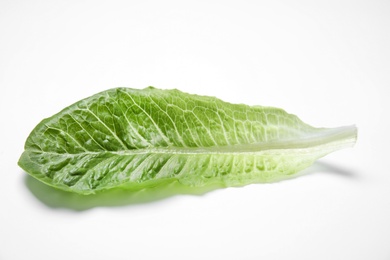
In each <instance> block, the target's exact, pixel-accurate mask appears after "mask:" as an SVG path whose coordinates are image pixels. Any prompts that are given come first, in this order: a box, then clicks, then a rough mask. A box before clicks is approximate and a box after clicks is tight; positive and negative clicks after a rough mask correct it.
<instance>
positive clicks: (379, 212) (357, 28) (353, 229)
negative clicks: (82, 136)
mask: <svg viewBox="0 0 390 260" xmlns="http://www.w3.org/2000/svg"><path fill="white" fill-rule="evenodd" d="M149 85H152V86H155V87H157V88H178V89H180V90H182V91H185V92H190V93H196V94H201V95H211V96H217V97H219V98H221V99H223V100H225V101H229V102H233V103H246V104H250V105H268V106H276V107H281V108H284V109H285V110H287V111H288V112H290V113H293V114H297V115H298V116H299V117H300V118H301V119H302V120H304V121H305V122H307V123H309V124H311V125H314V126H324V127H333V126H342V125H350V124H356V125H357V126H358V128H359V140H358V142H357V144H356V146H355V147H354V148H353V149H345V150H342V151H339V152H336V153H334V154H331V155H328V156H327V157H325V158H323V159H321V160H319V161H318V163H316V164H314V165H313V166H312V167H310V168H309V169H307V170H306V171H305V173H306V174H305V175H304V176H302V177H299V178H295V179H292V180H288V181H283V182H279V183H274V184H256V185H248V186H245V187H240V188H226V189H219V190H212V191H209V192H205V193H193V194H188V193H187V194H180V192H179V191H177V190H175V189H174V188H172V189H170V187H165V188H161V189H160V190H153V191H150V193H148V192H146V193H145V192H139V193H136V194H118V196H117V197H116V198H115V199H109V198H107V197H106V196H97V197H80V196H75V195H72V194H68V193H65V192H60V191H57V190H54V189H51V188H48V187H46V186H45V185H43V184H40V183H39V182H37V181H35V180H34V179H32V178H31V177H27V174H26V173H25V172H24V171H23V170H21V169H20V168H19V167H18V166H17V160H18V158H19V156H20V154H21V153H22V151H23V145H24V141H25V139H26V138H27V136H28V134H29V133H30V131H31V130H32V129H33V127H34V126H35V125H36V124H37V123H38V122H39V121H40V120H41V119H43V118H45V117H48V116H51V115H53V114H54V113H56V112H58V111H59V110H61V109H62V108H64V107H66V106H68V105H70V104H72V103H73V102H76V101H78V100H79V99H82V98H85V97H87V96H89V95H92V94H94V93H97V92H99V91H103V90H105V89H108V88H113V87H118V86H124V87H132V88H144V87H147V86H149ZM389 87H390V2H389V1H385V0H384V1H352V0H351V1H339V0H338V1H243V0H240V1H170V0H166V1H115V0H113V1H48V0H47V1H27V0H25V1H21V0H16V1H11V0H1V1H0V90H1V91H0V113H1V127H0V138H1V145H0V153H1V154H0V169H1V176H0V181H1V189H0V259H1V260H11V259H16V260H19V259H41V260H46V259H59V260H61V259H271V260H273V259H300V260H304V259H316V260H321V259H324V260H325V259H333V260H337V259H343V260H345V259H353V260H366V259H375V260H385V259H390V170H389V169H390V167H389V152H388V151H389V145H390V137H389V136H390V135H389V133H390V124H389V112H390V109H389V108H390V106H389V102H388V100H389V97H390V94H389V90H388V89H389ZM386 88H387V90H386ZM177 193H179V194H177Z"/></svg>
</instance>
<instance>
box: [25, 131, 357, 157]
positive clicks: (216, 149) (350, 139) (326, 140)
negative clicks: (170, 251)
mask: <svg viewBox="0 0 390 260" xmlns="http://www.w3.org/2000/svg"><path fill="white" fill-rule="evenodd" d="M355 140H356V127H355V126H346V127H338V128H331V129H322V131H320V132H319V133H317V134H312V135H309V136H306V137H304V138H300V139H290V140H277V141H270V142H260V143H250V144H236V145H230V146H212V147H175V146H167V147H148V148H143V149H133V150H120V151H103V150H102V151H87V152H82V153H75V154H70V153H57V152H50V151H41V150H35V149H27V151H30V152H36V153H46V154H57V155H59V154H61V155H67V156H76V155H83V154H91V155H92V154H104V153H111V154H117V155H132V154H149V153H154V154H256V153H261V152H264V151H270V150H287V149H305V148H310V147H316V146H323V145H332V144H337V145H338V146H340V148H341V147H348V146H352V145H353V144H354V143H355Z"/></svg>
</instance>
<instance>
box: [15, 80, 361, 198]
mask: <svg viewBox="0 0 390 260" xmlns="http://www.w3.org/2000/svg"><path fill="white" fill-rule="evenodd" d="M356 133H357V130H356V127H355V126H347V127H340V128H314V127H311V126H309V125H307V124H305V123H303V122H302V121H301V120H300V119H299V118H298V117H296V116H294V115H291V114H288V113H286V112H285V111H284V110H282V109H278V108H272V107H261V106H252V107H251V106H247V105H242V104H230V103H226V102H223V101H221V100H219V99H217V98H214V97H206V96H198V95H191V94H187V93H183V92H181V91H178V90H160V89H155V88H153V87H149V88H146V89H143V90H136V89H129V88H117V89H111V90H107V91H104V92H101V93H98V94H96V95H94V96H91V97H89V98H86V99H84V100H81V101H79V102H77V103H75V104H73V105H71V106H69V107H67V108H65V109H64V110H62V111H61V112H59V113H58V114H56V115H54V116H52V117H50V118H47V119H44V120H43V121H42V122H40V123H39V124H38V125H37V126H36V127H35V129H34V130H33V131H32V132H31V134H30V136H29V137H28V139H27V141H26V144H25V151H24V152H23V154H22V156H21V157H20V159H19V165H20V167H22V168H23V169H24V170H25V171H26V172H28V173H29V174H30V175H32V176H33V177H35V178H37V179H38V180H40V181H42V182H44V183H46V184H48V185H50V186H53V187H56V188H59V189H63V190H67V191H73V192H77V193H80V194H91V193H95V192H96V191H100V190H106V189H111V188H117V187H121V188H126V189H133V190H138V189H142V188H145V187H148V186H153V185H160V184H163V183H167V182H172V181H178V182H180V183H182V184H184V185H188V186H197V187H199V186H205V185H209V184H220V185H224V186H238V185H246V184H250V183H262V182H273V181H278V180H282V179H287V178H291V177H292V176H294V175H295V174H296V173H297V172H299V171H300V170H302V169H304V168H306V167H308V166H310V165H311V164H312V163H313V162H314V161H315V160H316V159H318V158H320V157H322V156H324V155H326V154H328V153H330V152H333V151H335V150H338V149H341V148H344V147H349V146H352V145H353V144H354V143H355V141H356Z"/></svg>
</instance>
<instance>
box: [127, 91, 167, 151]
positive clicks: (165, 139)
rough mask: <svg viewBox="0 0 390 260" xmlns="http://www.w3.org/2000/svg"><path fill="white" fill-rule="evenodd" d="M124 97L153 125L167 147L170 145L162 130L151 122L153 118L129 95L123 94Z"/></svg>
mask: <svg viewBox="0 0 390 260" xmlns="http://www.w3.org/2000/svg"><path fill="white" fill-rule="evenodd" d="M123 93H124V94H125V95H127V96H128V97H129V98H130V99H131V101H132V102H133V103H134V105H135V106H136V107H138V108H139V109H140V110H141V111H142V112H143V113H144V114H145V115H146V116H147V117H148V118H149V120H150V121H151V123H152V124H153V125H154V127H155V128H156V130H157V131H158V132H159V134H160V136H161V137H162V138H163V139H164V141H165V142H166V144H167V145H172V143H171V141H169V139H168V137H167V136H166V135H165V134H164V133H163V132H162V130H161V129H160V127H159V126H158V125H157V124H156V122H155V121H154V120H153V118H152V117H151V116H150V115H149V113H147V112H146V111H145V110H144V109H143V108H142V107H141V106H140V105H138V103H137V102H135V100H134V99H133V97H132V96H131V95H129V94H128V93H127V92H123Z"/></svg>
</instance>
